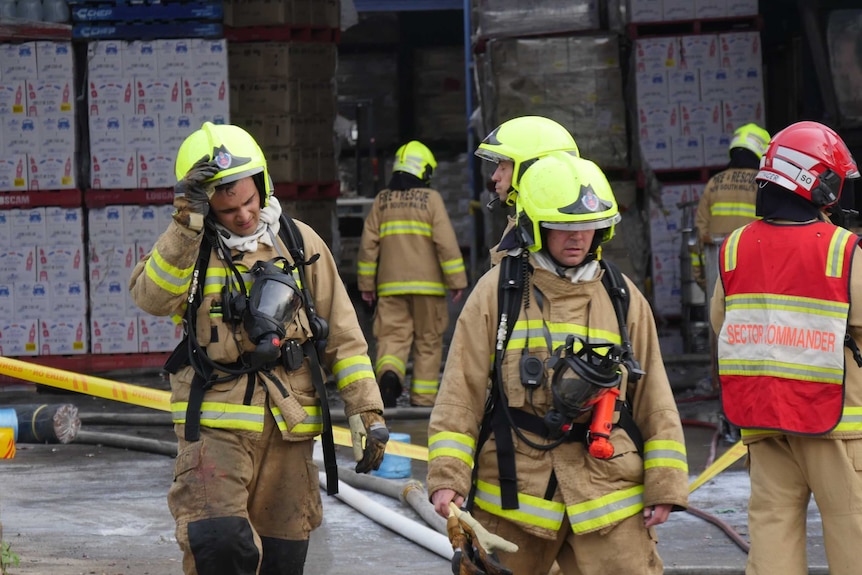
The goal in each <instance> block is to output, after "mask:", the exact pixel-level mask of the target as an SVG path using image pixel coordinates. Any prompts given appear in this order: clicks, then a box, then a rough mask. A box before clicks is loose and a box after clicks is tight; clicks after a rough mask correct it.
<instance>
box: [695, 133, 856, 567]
mask: <svg viewBox="0 0 862 575" xmlns="http://www.w3.org/2000/svg"><path fill="white" fill-rule="evenodd" d="M858 177H859V171H858V169H857V167H856V162H855V161H854V160H853V157H852V156H851V154H850V151H849V150H848V149H847V146H846V145H845V143H844V142H843V141H842V139H841V138H840V137H839V136H838V134H836V133H835V131H833V130H832V129H830V128H829V127H827V126H825V125H823V124H819V123H817V122H798V123H795V124H792V125H790V126H788V127H787V128H785V129H784V130H782V131H781V132H779V133H778V134H776V135H775V137H774V138H773V139H772V141H771V143H770V144H769V147H768V149H767V151H766V153H765V154H764V156H763V159H762V161H761V166H760V171H759V172H758V174H757V176H756V179H757V182H758V186H759V187H758V195H757V201H756V209H757V215H758V216H760V217H761V218H762V219H761V220H759V221H755V222H752V223H750V224H748V225H746V226H744V227H742V228H739V229H737V230H735V231H734V232H733V233H731V234H730V235H729V236H728V237H727V239H725V241H724V243H723V244H722V246H721V250H720V252H719V274H720V278H721V281H720V282H718V283H716V287H715V294H714V295H713V298H712V303H711V315H710V320H711V323H712V327H713V329H714V330H715V331H716V333H717V337H718V371H719V378H720V382H721V391H722V404H723V408H724V411H725V413H726V415H727V418H728V419H729V420H730V422H731V423H733V424H735V425H738V426H739V427H740V428H742V439H743V441H744V443H745V444H747V445H748V454H749V464H750V475H751V499H750V501H749V533H750V534H751V551H750V553H749V555H748V566H747V567H746V573H747V574H749V575H779V574H781V575H784V574H786V573H806V572H807V570H808V567H807V565H808V562H807V557H806V548H805V547H806V546H805V541H806V533H805V529H806V512H807V508H808V503H809V501H810V498H811V495H812V494H813V495H814V498H815V501H816V502H817V506H818V508H819V510H820V514H821V517H822V521H823V535H824V541H825V547H826V558H827V561H828V563H829V572H830V573H831V574H832V575H850V574H851V573H858V572H859V566H858V558H857V547H858V542H859V541H860V540H862V474H860V472H859V469H860V460H862V423H860V415H862V369H860V366H862V355H860V354H859V348H858V342H859V341H862V306H860V305H859V304H858V303H857V302H859V301H860V299H862V268H860V265H862V255H860V251H859V249H858V247H857V243H858V241H859V238H858V236H856V235H855V234H853V233H851V232H849V231H847V230H846V229H844V228H841V227H838V226H835V225H833V224H832V223H831V222H829V221H828V220H827V218H826V217H825V215H824V210H826V209H828V208H829V207H830V206H833V205H834V204H836V203H837V202H838V200H839V198H840V196H841V192H842V189H843V188H844V187H845V184H846V182H847V181H848V180H849V179H854V178H858Z"/></svg>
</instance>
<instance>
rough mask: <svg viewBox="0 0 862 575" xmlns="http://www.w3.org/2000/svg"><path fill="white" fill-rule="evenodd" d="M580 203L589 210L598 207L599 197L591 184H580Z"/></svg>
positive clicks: (594, 209) (592, 210)
mask: <svg viewBox="0 0 862 575" xmlns="http://www.w3.org/2000/svg"><path fill="white" fill-rule="evenodd" d="M581 203H582V204H584V207H585V208H587V209H588V210H589V211H591V212H594V211H596V210H597V209H599V198H598V196H596V193H595V192H594V191H593V187H592V186H581Z"/></svg>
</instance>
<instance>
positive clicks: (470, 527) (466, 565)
mask: <svg viewBox="0 0 862 575" xmlns="http://www.w3.org/2000/svg"><path fill="white" fill-rule="evenodd" d="M446 531H447V533H448V535H449V541H450V542H451V543H452V548H453V549H454V550H455V555H454V556H453V557H452V573H454V575H512V570H511V569H508V568H507V567H506V566H504V565H503V564H502V563H500V561H499V560H498V559H497V557H496V556H495V555H494V553H495V552H496V551H498V550H499V551H504V552H506V553H514V552H516V551H517V550H518V546H517V545H515V544H514V543H512V542H511V541H508V540H506V539H503V538H502V537H500V536H499V535H495V534H494V533H491V532H490V531H488V530H487V529H485V528H484V527H482V524H481V523H479V522H478V521H476V519H475V518H474V517H473V516H472V515H470V513H469V512H467V511H461V510H460V509H458V507H457V506H456V505H455V504H454V503H450V504H449V519H448V520H447V521H446Z"/></svg>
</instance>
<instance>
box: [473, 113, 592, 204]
mask: <svg viewBox="0 0 862 575" xmlns="http://www.w3.org/2000/svg"><path fill="white" fill-rule="evenodd" d="M555 151H566V152H573V153H574V154H575V155H576V156H577V155H580V152H579V151H578V145H577V144H576V143H575V139H574V138H573V137H572V135H571V134H570V133H569V131H568V130H567V129H566V128H564V127H563V126H562V125H560V124H558V123H557V122H555V121H554V120H552V119H550V118H545V117H544V116H520V117H518V118H512V119H511V120H507V121H505V122H503V123H502V124H500V125H499V126H497V127H496V128H494V130H493V131H492V132H491V133H490V134H488V135H487V136H486V137H485V139H484V140H482V143H481V144H479V147H478V148H476V152H475V154H476V156H478V157H480V158H482V159H483V160H488V161H489V162H494V163H495V164H497V163H500V162H501V161H504V162H512V163H513V164H514V166H513V167H512V188H511V189H510V190H509V195H508V197H507V198H506V204H507V205H510V206H513V205H515V199H516V198H517V195H518V190H519V189H520V184H521V179H522V178H523V177H524V172H525V171H526V170H527V168H529V167H530V165H532V163H533V162H535V160H536V159H538V158H541V157H543V156H545V155H547V154H549V153H551V152H555Z"/></svg>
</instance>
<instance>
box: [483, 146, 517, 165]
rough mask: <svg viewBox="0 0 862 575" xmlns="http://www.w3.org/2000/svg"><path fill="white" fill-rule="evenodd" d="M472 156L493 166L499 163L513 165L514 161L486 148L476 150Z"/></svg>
mask: <svg viewBox="0 0 862 575" xmlns="http://www.w3.org/2000/svg"><path fill="white" fill-rule="evenodd" d="M474 154H475V155H476V156H477V157H479V158H482V159H483V160H488V161H489V162H494V163H495V164H499V163H500V162H512V163H514V161H515V160H513V159H512V158H510V157H509V156H506V155H503V154H500V153H499V152H494V151H492V150H488V149H487V148H477V149H476V151H475V152H474Z"/></svg>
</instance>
